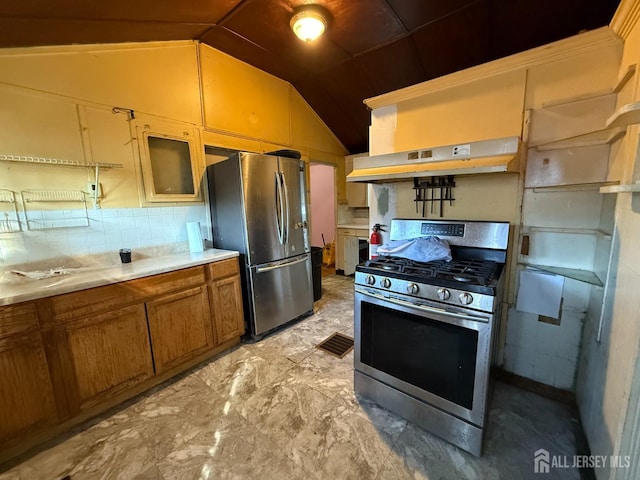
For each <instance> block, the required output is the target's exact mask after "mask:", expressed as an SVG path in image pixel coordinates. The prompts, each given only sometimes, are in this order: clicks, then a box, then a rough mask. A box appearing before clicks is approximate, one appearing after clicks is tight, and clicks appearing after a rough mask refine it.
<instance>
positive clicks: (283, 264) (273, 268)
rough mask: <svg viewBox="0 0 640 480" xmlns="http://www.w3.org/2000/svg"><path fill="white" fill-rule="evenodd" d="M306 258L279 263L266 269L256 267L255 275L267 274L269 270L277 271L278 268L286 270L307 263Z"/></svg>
mask: <svg viewBox="0 0 640 480" xmlns="http://www.w3.org/2000/svg"><path fill="white" fill-rule="evenodd" d="M307 259H308V258H307V256H304V257H302V258H299V259H297V260H294V261H293V262H286V263H279V264H277V265H269V266H268V267H258V268H256V273H262V272H268V271H270V270H277V269H279V268H287V267H291V266H292V265H297V264H299V263H304V262H306V261H307Z"/></svg>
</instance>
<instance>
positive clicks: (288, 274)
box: [249, 253, 313, 336]
mask: <svg viewBox="0 0 640 480" xmlns="http://www.w3.org/2000/svg"><path fill="white" fill-rule="evenodd" d="M249 278H250V280H251V287H252V288H251V308H252V318H251V321H252V323H253V325H252V334H254V335H255V336H260V335H262V334H264V333H265V332H268V331H269V330H271V329H273V328H276V327H278V326H280V325H282V324H284V323H287V322H288V321H290V320H293V319H294V318H297V317H300V316H301V315H304V314H306V313H310V312H313V288H312V285H311V282H312V280H311V278H312V277H311V256H310V255H309V254H308V253H307V254H304V255H300V256H298V257H292V258H288V259H286V260H282V261H278V262H271V263H267V264H263V265H257V266H251V267H249Z"/></svg>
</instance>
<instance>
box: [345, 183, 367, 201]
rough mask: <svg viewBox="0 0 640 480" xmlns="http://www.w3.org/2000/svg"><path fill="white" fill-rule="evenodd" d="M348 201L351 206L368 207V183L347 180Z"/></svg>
mask: <svg viewBox="0 0 640 480" xmlns="http://www.w3.org/2000/svg"><path fill="white" fill-rule="evenodd" d="M347 203H348V205H349V206H350V207H368V206H369V197H368V194H367V184H366V183H350V182H347Z"/></svg>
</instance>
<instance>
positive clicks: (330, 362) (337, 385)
mask: <svg viewBox="0 0 640 480" xmlns="http://www.w3.org/2000/svg"><path fill="white" fill-rule="evenodd" d="M290 374H291V375H295V376H297V377H298V378H299V379H300V381H301V382H304V383H306V384H307V385H309V386H310V387H312V388H314V389H316V390H318V391H320V392H322V393H324V394H325V395H327V396H328V397H331V398H334V397H335V396H336V395H340V394H349V393H351V394H352V393H353V352H351V353H349V354H347V355H346V356H345V357H344V358H341V359H340V358H337V357H334V356H333V355H330V354H328V353H326V352H323V351H321V350H319V349H316V350H315V352H314V353H313V354H311V355H309V356H308V357H307V358H305V359H304V361H302V362H300V364H298V365H297V366H296V367H295V368H293V369H292V370H291V371H290Z"/></svg>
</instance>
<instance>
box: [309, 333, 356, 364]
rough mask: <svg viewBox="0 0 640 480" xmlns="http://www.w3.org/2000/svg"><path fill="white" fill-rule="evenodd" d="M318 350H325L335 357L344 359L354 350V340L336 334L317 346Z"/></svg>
mask: <svg viewBox="0 0 640 480" xmlns="http://www.w3.org/2000/svg"><path fill="white" fill-rule="evenodd" d="M316 348H319V349H320V350H324V351H325V352H327V353H329V354H331V355H333V356H335V357H338V358H342V357H344V356H345V355H346V354H347V353H349V352H350V351H351V350H353V338H351V337H347V336H346V335H343V334H341V333H338V332H336V333H334V334H333V335H331V336H330V337H329V338H327V339H326V340H324V341H322V342H321V343H319V344H318V345H316Z"/></svg>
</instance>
